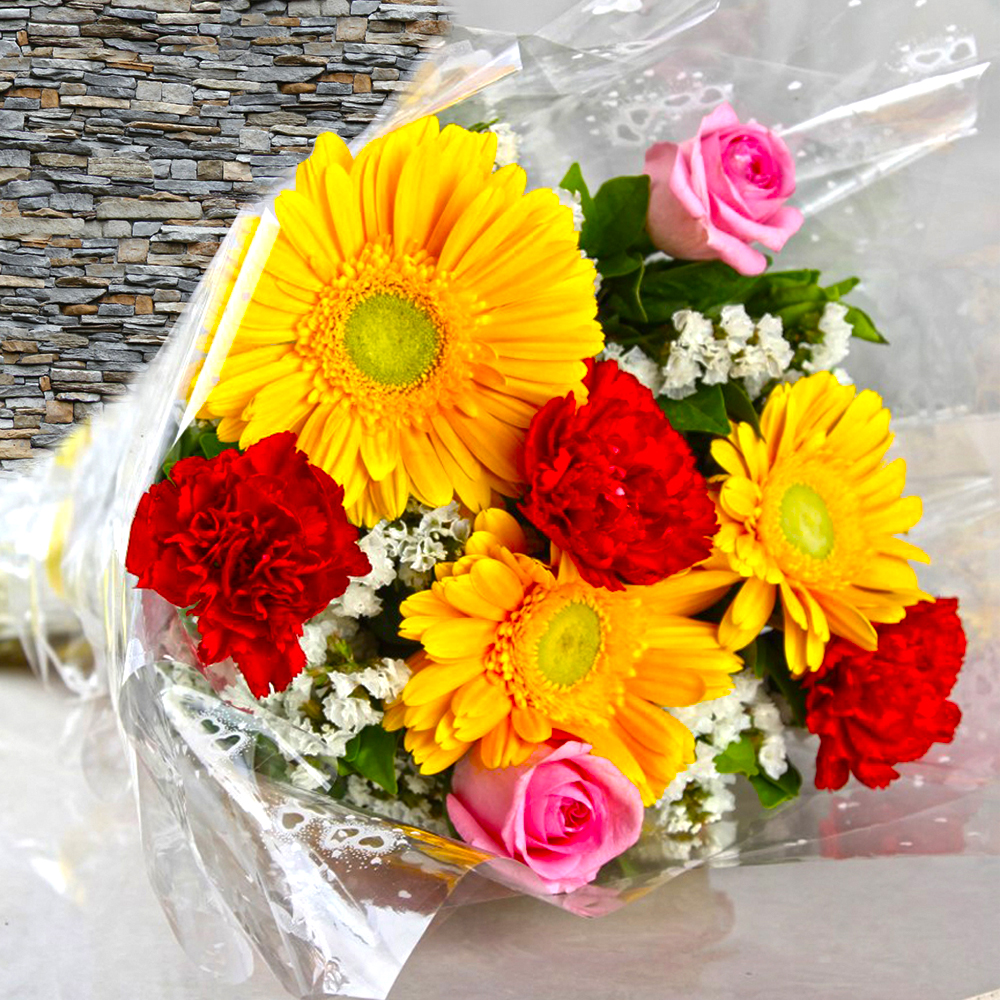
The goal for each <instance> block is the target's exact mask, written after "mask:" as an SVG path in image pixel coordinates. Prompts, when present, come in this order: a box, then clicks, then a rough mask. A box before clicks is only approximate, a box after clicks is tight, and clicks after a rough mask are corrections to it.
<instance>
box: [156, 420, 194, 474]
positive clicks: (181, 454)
mask: <svg viewBox="0 0 1000 1000" xmlns="http://www.w3.org/2000/svg"><path fill="white" fill-rule="evenodd" d="M201 433H202V432H201V429H200V428H199V427H198V426H197V425H196V424H191V425H190V426H189V427H185V428H184V430H183V432H182V433H181V436H180V437H179V438H178V439H177V440H176V441H175V442H174V443H173V446H172V447H171V449H170V451H168V452H167V454H166V456H165V457H164V459H163V465H162V467H161V470H162V472H163V475H164V476H165V477H166V478H167V479H169V478H170V470H171V469H173V467H174V466H175V465H176V464H177V463H178V462H179V461H180V460H181V459H183V458H189V457H190V456H191V455H193V454H195V452H196V450H197V448H198V438H199V437H200V436H201Z"/></svg>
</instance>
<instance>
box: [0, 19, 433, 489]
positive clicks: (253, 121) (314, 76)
mask: <svg viewBox="0 0 1000 1000" xmlns="http://www.w3.org/2000/svg"><path fill="white" fill-rule="evenodd" d="M446 27H447V21H446V15H445V9H444V8H443V7H441V6H439V5H438V4H437V0H420V2H419V3H416V2H408V0H399V2H395V3H380V2H378V0H112V2H104V0H15V2H13V3H12V2H11V0H0V475H11V474H16V473H17V472H18V471H24V470H25V469H26V468H27V467H28V466H29V464H30V463H31V461H32V459H34V458H36V457H38V456H40V455H42V454H44V453H45V452H46V451H47V450H48V449H50V448H52V447H53V446H54V445H56V444H57V443H58V441H59V440H60V439H61V438H62V436H63V435H64V434H65V433H66V432H67V431H68V430H69V429H70V428H71V427H72V425H73V424H74V423H75V422H77V421H80V420H83V419H85V418H86V417H88V416H90V415H92V414H93V413H94V412H95V410H97V409H99V408H100V407H101V406H102V405H103V404H104V403H105V402H107V401H108V400H110V399H113V398H114V397H116V396H120V395H122V394H124V393H125V392H126V387H127V384H128V383H129V382H130V381H132V379H134V378H135V376H136V374H137V373H138V372H140V371H141V370H142V369H143V367H144V366H145V364H146V363H147V362H148V361H149V360H150V358H151V357H152V356H153V355H154V354H155V353H156V350H157V348H158V347H159V346H160V344H161V343H162V342H163V340H164V338H165V337H166V335H167V333H168V332H169V330H170V327H171V324H172V323H173V321H174V319H175V318H176V316H177V315H178V313H180V312H181V310H182V309H183V308H184V304H185V302H186V301H187V299H188V297H189V296H190V294H191V293H192V292H193V290H194V289H195V287H196V285H197V283H198V280H199V278H200V277H201V275H202V273H203V272H204V270H205V268H206V267H207V266H208V264H209V262H210V261H211V259H212V256H213V254H214V253H215V251H216V250H217V249H218V246H219V243H220V241H221V240H222V238H223V237H224V236H225V233H226V230H227V228H228V226H229V224H230V223H231V221H232V219H233V218H234V217H235V216H236V214H237V213H238V211H239V208H240V206H241V205H242V204H243V203H245V202H247V201H252V200H253V199H254V198H255V197H257V196H258V195H259V194H261V193H262V192H264V191H266V190H267V189H268V188H269V187H270V186H271V185H272V184H273V182H274V180H275V179H276V178H277V177H280V176H281V175H282V174H284V173H285V172H286V171H288V170H289V169H291V168H292V167H294V166H295V165H296V164H297V163H298V162H299V161H300V160H301V159H302V158H303V157H305V156H306V155H307V154H308V152H309V149H310V148H311V145H312V142H313V140H314V138H315V136H316V135H318V134H319V133H320V132H324V131H331V130H332V131H336V132H338V133H339V134H340V135H342V136H344V137H345V138H349V137H351V136H353V135H356V134H357V133H358V132H360V131H361V130H362V129H363V128H364V127H365V125H366V124H367V123H368V122H369V121H370V120H371V119H372V118H373V117H374V115H375V114H376V113H377V111H378V110H379V108H380V106H381V105H382V104H383V102H384V101H385V100H386V98H387V97H388V96H389V95H390V94H391V93H392V92H393V91H396V90H399V89H401V88H402V87H404V86H405V82H404V81H405V79H406V78H407V76H408V74H409V73H410V72H411V71H412V70H413V68H414V67H415V65H416V63H417V61H418V59H419V56H420V54H421V49H422V48H423V47H425V46H426V45H427V44H428V42H429V41H430V40H432V39H435V38H436V37H438V36H439V35H441V34H443V33H444V31H445V30H446Z"/></svg>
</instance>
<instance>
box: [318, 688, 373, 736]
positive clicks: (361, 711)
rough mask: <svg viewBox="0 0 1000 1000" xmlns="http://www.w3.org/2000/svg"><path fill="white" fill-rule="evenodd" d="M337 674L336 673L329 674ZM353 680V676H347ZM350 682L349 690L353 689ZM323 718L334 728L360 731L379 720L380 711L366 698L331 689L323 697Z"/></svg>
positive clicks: (342, 730)
mask: <svg viewBox="0 0 1000 1000" xmlns="http://www.w3.org/2000/svg"><path fill="white" fill-rule="evenodd" d="M331 676H337V675H331ZM348 679H349V680H351V681H352V682H353V678H350V677H349V678H348ZM354 687H356V685H354V684H353V683H352V685H351V690H352V691H353V690H354ZM323 718H325V719H326V720H327V721H328V722H329V723H330V725H331V726H333V728H334V729H337V730H340V731H341V732H350V733H351V734H352V735H353V734H355V733H360V732H361V730H362V729H364V728H365V726H374V725H375V724H376V723H378V722H379V721H381V718H382V713H381V711H379V710H378V709H377V708H375V707H374V706H373V705H372V703H371V702H370V701H369V700H368V699H367V698H355V697H354V696H353V694H351V693H350V692H348V693H346V694H344V693H342V691H338V690H333V691H331V692H330V693H329V694H328V695H327V696H326V697H325V698H324V699H323Z"/></svg>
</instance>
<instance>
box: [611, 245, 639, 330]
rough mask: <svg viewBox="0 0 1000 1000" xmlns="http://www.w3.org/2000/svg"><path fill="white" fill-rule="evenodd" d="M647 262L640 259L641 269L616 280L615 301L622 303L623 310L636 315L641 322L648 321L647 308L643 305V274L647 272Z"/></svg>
mask: <svg viewBox="0 0 1000 1000" xmlns="http://www.w3.org/2000/svg"><path fill="white" fill-rule="evenodd" d="M645 270H646V268H645V264H644V263H643V262H642V260H640V261H639V269H638V270H636V271H633V272H632V273H631V274H626V275H624V276H623V277H621V278H620V279H618V281H616V282H615V289H616V291H617V294H616V295H615V302H616V303H620V304H621V305H620V309H621V311H622V312H627V313H628V315H630V316H635V317H637V318H638V319H639V321H640V322H641V323H645V322H646V310H645V309H644V308H643V305H642V292H641V289H642V276H643V274H644V273H645Z"/></svg>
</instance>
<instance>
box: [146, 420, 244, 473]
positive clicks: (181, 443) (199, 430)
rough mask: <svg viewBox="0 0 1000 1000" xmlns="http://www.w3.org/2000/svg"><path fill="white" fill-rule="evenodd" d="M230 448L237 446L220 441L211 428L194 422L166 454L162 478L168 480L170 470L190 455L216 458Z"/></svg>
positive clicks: (231, 442)
mask: <svg viewBox="0 0 1000 1000" xmlns="http://www.w3.org/2000/svg"><path fill="white" fill-rule="evenodd" d="M230 448H236V449H237V450H238V449H239V445H237V443H236V442H235V441H220V440H219V436H218V434H217V433H216V431H215V428H214V427H213V426H211V425H210V424H208V423H205V422H204V421H196V422H195V423H193V424H191V426H190V427H186V428H185V429H184V431H183V433H182V434H181V436H180V437H179V438H178V439H177V440H176V441H175V442H174V445H173V447H172V448H171V449H170V451H168V452H167V454H166V457H165V458H164V459H163V466H162V470H161V471H162V474H163V477H164V478H166V479H169V478H170V472H171V470H172V469H173V467H174V466H175V465H176V464H177V463H178V462H179V461H181V459H184V458H191V456H192V455H198V456H200V457H201V458H216V457H217V456H219V455H221V454H222V453H223V452H224V451H226V450H228V449H230Z"/></svg>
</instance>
